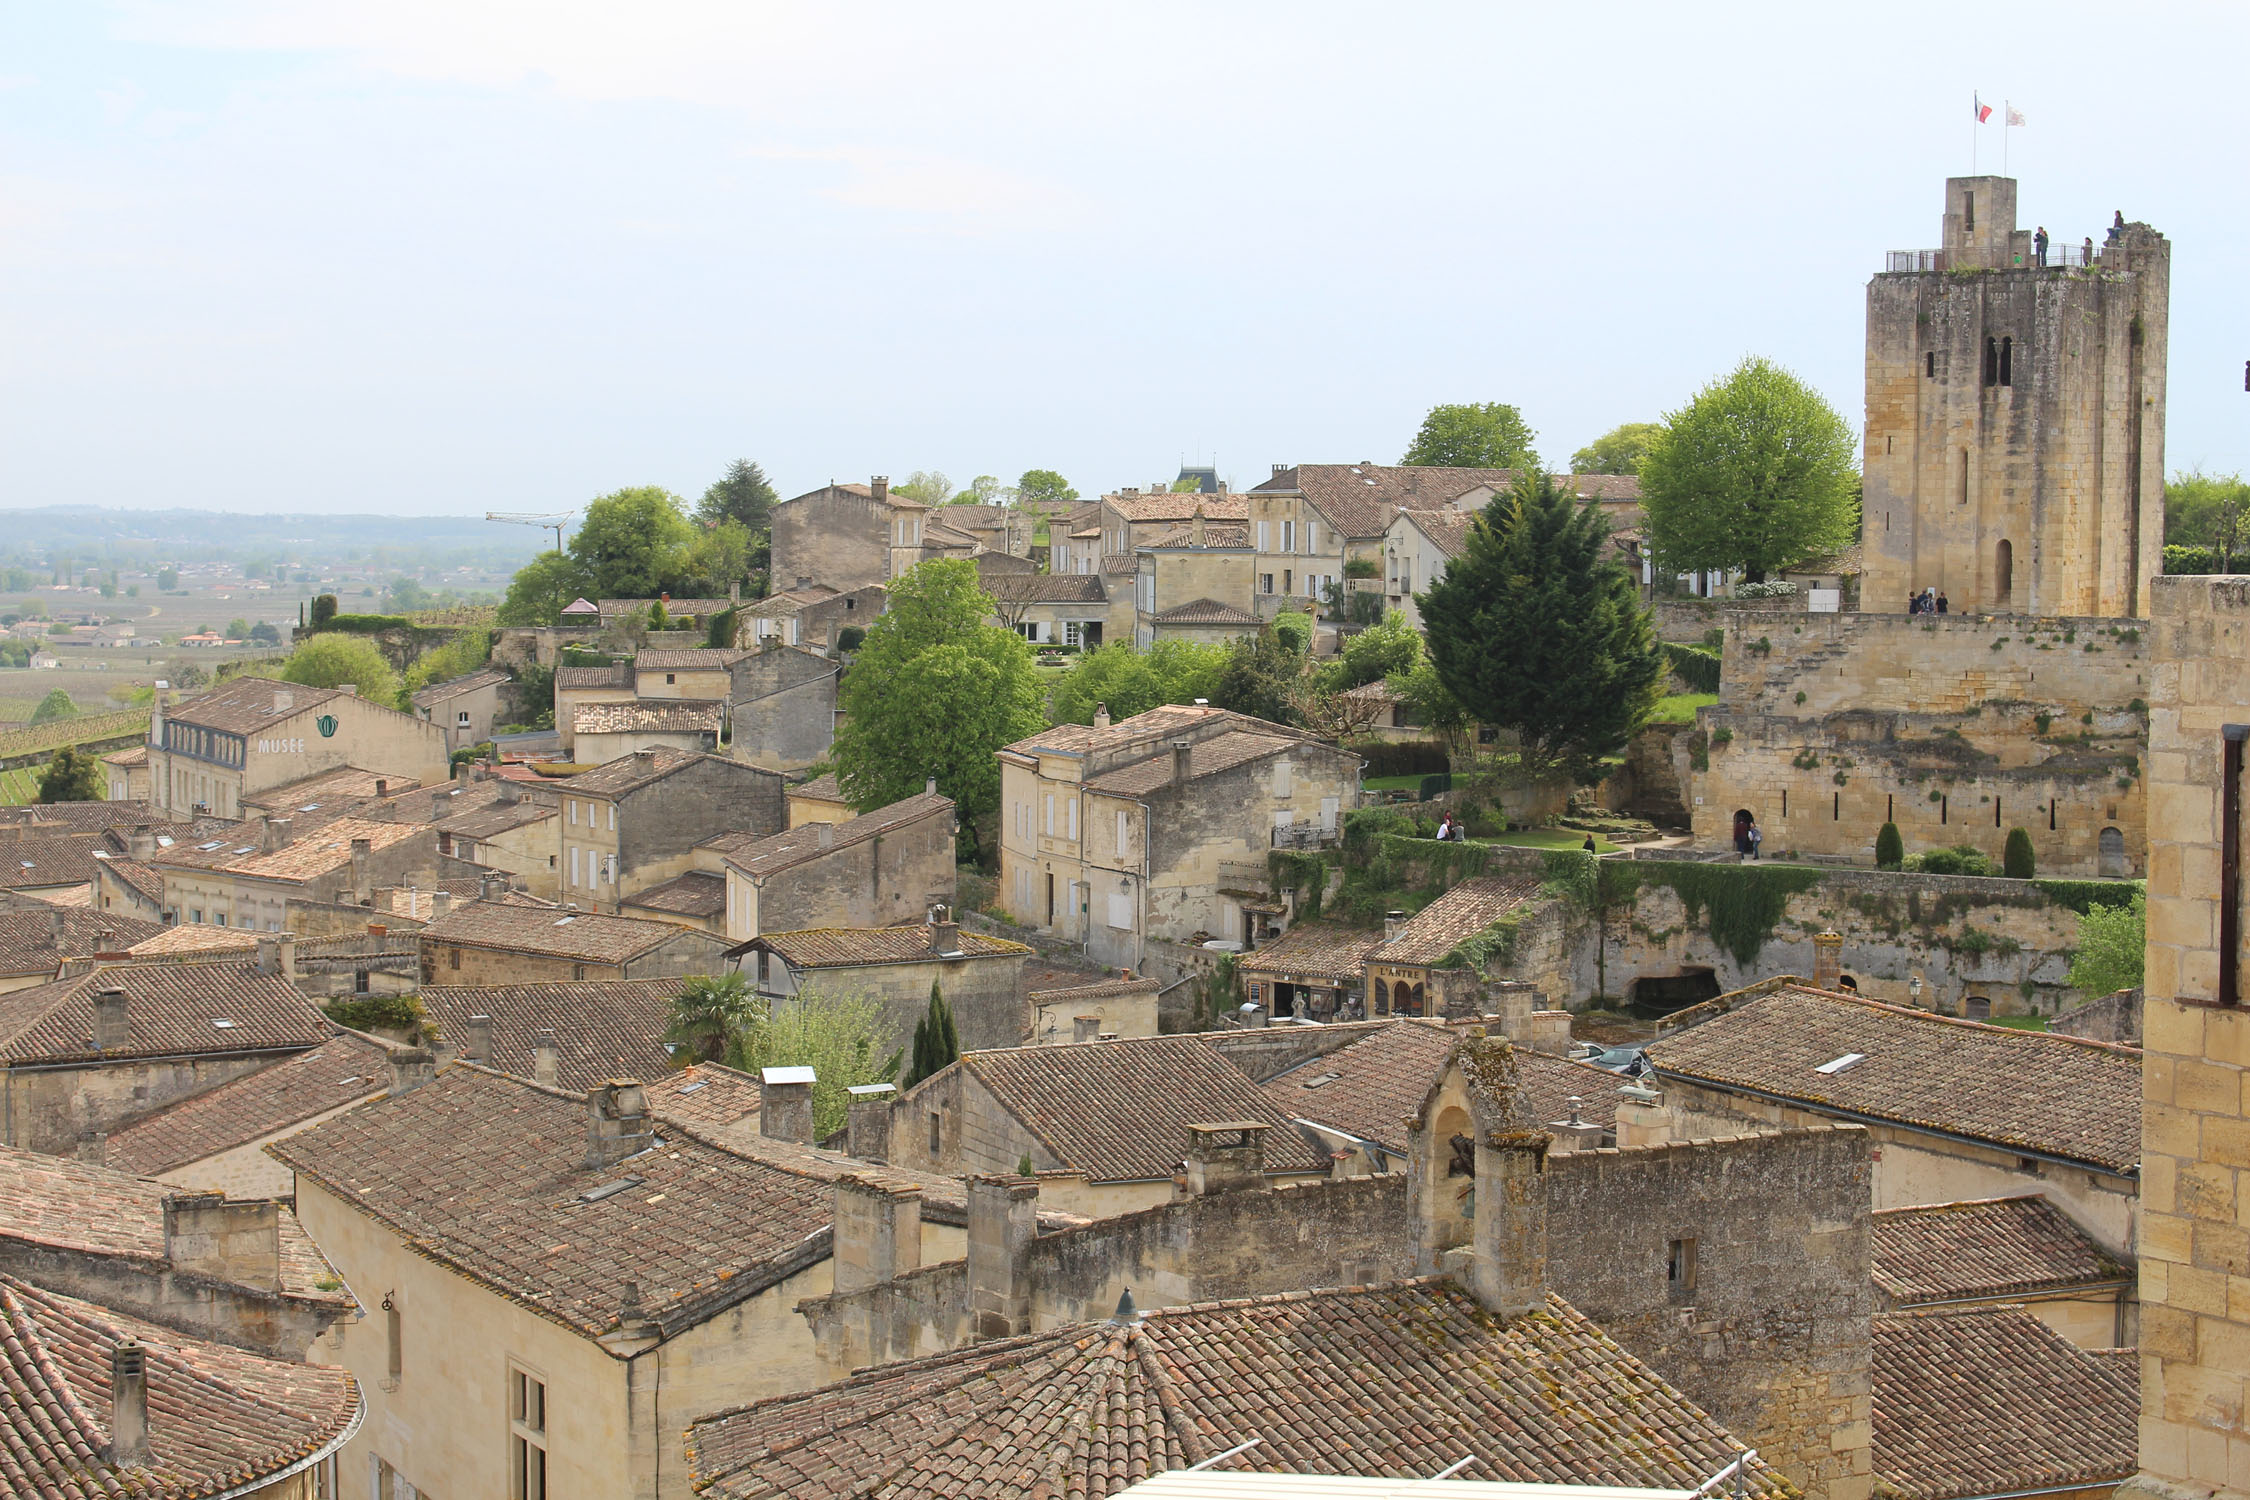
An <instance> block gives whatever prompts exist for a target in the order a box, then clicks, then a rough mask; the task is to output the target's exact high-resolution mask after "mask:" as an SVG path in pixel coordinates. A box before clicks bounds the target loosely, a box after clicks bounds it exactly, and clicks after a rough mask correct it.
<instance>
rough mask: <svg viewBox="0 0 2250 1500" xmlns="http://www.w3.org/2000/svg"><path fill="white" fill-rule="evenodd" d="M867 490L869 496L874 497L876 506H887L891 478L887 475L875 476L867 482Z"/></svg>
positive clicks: (889, 497) (889, 496)
mask: <svg viewBox="0 0 2250 1500" xmlns="http://www.w3.org/2000/svg"><path fill="white" fill-rule="evenodd" d="M867 490H868V493H869V494H871V495H873V496H874V497H875V503H876V504H877V505H888V504H889V503H890V499H891V476H890V475H888V474H877V475H875V476H874V477H873V478H871V479H869V480H868V481H867Z"/></svg>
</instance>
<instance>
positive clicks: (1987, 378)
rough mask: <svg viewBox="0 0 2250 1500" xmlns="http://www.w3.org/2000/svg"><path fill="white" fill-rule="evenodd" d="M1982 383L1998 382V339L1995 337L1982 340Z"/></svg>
mask: <svg viewBox="0 0 2250 1500" xmlns="http://www.w3.org/2000/svg"><path fill="white" fill-rule="evenodd" d="M1984 383H1985V384H1986V385H1998V384H1999V383H2000V341H1999V340H1998V339H1995V338H1987V339H1986V340H1985V341H1984Z"/></svg>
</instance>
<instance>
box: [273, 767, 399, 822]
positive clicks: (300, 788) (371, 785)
mask: <svg viewBox="0 0 2250 1500" xmlns="http://www.w3.org/2000/svg"><path fill="white" fill-rule="evenodd" d="M416 784H417V783H416V782H415V780H414V778H413V777H411V776H379V775H377V774H376V773H375V772H373V771H363V770H361V769H360V768H359V767H358V766H338V767H337V768H336V769H335V770H333V771H323V772H321V773H320V774H319V775H317V776H306V777H301V778H299V779H298V780H296V781H290V782H284V783H283V784H282V785H280V786H275V787H268V788H266V789H265V790H264V791H262V792H252V793H250V794H249V795H248V796H245V797H244V798H243V799H242V805H243V806H244V807H254V808H257V809H259V810H260V811H262V812H277V813H286V814H291V815H302V814H305V813H314V812H317V813H327V814H330V815H334V814H337V813H341V812H349V811H353V810H355V808H356V805H357V804H359V803H362V802H365V801H368V800H370V799H372V798H373V797H375V796H376V795H377V788H378V787H380V788H381V789H382V790H383V791H384V792H386V793H387V792H390V791H393V790H398V789H401V788H405V787H411V786H414V785H416Z"/></svg>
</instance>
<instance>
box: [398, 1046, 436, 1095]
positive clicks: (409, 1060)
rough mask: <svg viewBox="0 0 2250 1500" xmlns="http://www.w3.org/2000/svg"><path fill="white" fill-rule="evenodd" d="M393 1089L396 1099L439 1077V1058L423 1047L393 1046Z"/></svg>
mask: <svg viewBox="0 0 2250 1500" xmlns="http://www.w3.org/2000/svg"><path fill="white" fill-rule="evenodd" d="M390 1063H391V1091H390V1097H391V1098H393V1099H396V1098H397V1097H398V1096H399V1095H401V1094H411V1093H413V1092H414V1091H415V1090H416V1089H418V1088H420V1087H421V1086H422V1085H423V1084H425V1083H432V1082H435V1081H436V1079H437V1059H436V1058H435V1057H433V1056H431V1055H430V1053H429V1052H428V1051H427V1050H426V1049H424V1048H421V1047H393V1048H392V1049H391V1056H390Z"/></svg>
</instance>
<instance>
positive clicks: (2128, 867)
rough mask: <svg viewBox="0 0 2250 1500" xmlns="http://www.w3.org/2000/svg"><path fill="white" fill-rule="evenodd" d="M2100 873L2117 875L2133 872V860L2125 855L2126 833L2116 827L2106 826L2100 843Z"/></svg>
mask: <svg viewBox="0 0 2250 1500" xmlns="http://www.w3.org/2000/svg"><path fill="white" fill-rule="evenodd" d="M2099 849H2100V855H2099V861H2098V863H2097V864H2096V866H2095V869H2096V870H2097V872H2098V873H2100V874H2103V875H2107V876H2112V877H2117V876H2125V875H2130V874H2132V873H2133V862H2132V861H2131V860H2129V859H2127V858H2126V857H2125V835H2124V834H2123V833H2121V832H2119V831H2118V830H2117V829H2115V828H2104V829H2103V830H2102V832H2101V842H2100V845H2099Z"/></svg>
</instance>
